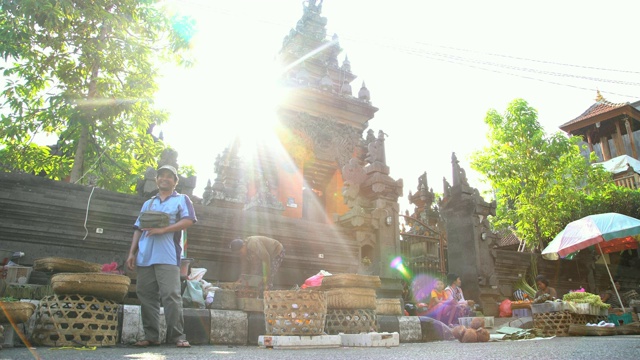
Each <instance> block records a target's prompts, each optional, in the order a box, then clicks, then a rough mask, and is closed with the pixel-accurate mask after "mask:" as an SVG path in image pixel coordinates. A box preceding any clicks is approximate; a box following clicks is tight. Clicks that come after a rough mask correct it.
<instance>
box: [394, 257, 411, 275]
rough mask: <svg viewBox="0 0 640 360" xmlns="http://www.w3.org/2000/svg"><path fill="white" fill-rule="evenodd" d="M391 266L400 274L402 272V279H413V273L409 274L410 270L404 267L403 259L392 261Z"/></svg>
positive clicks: (398, 258)
mask: <svg viewBox="0 0 640 360" xmlns="http://www.w3.org/2000/svg"><path fill="white" fill-rule="evenodd" d="M389 266H391V268H393V269H396V270H398V272H400V274H402V277H404V278H405V279H407V280H409V279H411V273H410V272H409V269H407V268H406V267H404V264H403V263H402V257H400V256H398V257H396V258H395V259H393V260H391V263H390V264H389Z"/></svg>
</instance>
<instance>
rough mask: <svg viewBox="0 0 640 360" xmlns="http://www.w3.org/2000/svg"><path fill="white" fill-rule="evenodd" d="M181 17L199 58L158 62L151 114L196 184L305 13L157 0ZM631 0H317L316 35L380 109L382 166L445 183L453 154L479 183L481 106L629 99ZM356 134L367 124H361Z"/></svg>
mask: <svg viewBox="0 0 640 360" xmlns="http://www.w3.org/2000/svg"><path fill="white" fill-rule="evenodd" d="M166 3H167V4H169V5H170V6H172V8H173V9H174V10H175V11H178V12H179V13H180V14H182V15H187V16H192V17H193V18H194V19H195V21H196V24H197V25H196V28H197V32H196V35H195V36H194V38H193V39H192V49H191V51H192V52H193V57H194V58H195V59H196V65H195V66H193V67H191V68H189V69H183V68H179V67H177V66H174V65H166V66H163V68H162V71H161V72H162V78H161V79H159V85H160V90H159V92H158V94H157V97H156V98H155V105H156V106H157V107H159V108H163V109H165V110H167V111H169V112H170V113H171V116H170V120H169V122H168V123H166V124H163V125H162V126H160V127H159V128H158V129H156V130H157V131H160V130H161V131H162V132H163V135H164V139H165V142H167V143H168V144H169V145H170V146H171V147H173V148H175V149H176V150H177V151H178V153H179V157H178V163H179V164H180V165H193V166H194V167H195V168H196V171H197V173H198V187H197V188H196V191H195V192H194V194H195V195H198V196H201V195H202V191H203V189H204V186H205V185H206V182H207V180H208V179H211V180H213V179H214V178H215V174H214V171H213V163H214V161H215V158H216V156H217V155H218V154H219V153H221V152H222V151H223V150H224V148H226V147H227V146H228V145H229V144H230V141H232V140H233V139H234V137H235V134H236V133H237V132H242V133H245V134H247V133H251V134H253V135H258V136H259V135H260V134H261V133H262V131H264V129H265V127H264V125H265V123H268V122H269V121H270V119H271V118H272V116H270V114H272V112H273V110H274V108H275V104H276V103H277V100H278V94H279V91H278V90H277V89H275V88H274V82H275V79H277V76H278V74H279V72H280V71H281V70H280V69H278V67H277V62H276V57H277V54H278V51H279V50H280V48H281V46H282V40H283V38H284V36H285V35H287V34H288V33H289V30H290V29H292V28H294V27H295V25H296V22H297V21H298V19H300V17H301V16H302V1H300V0H270V1H266V0H233V1H223V0H168V1H166ZM637 14H640V3H636V2H632V1H618V0H612V1H608V2H602V1H591V0H586V1H585V0H583V1H572V0H567V1H557V0H556V1H548V0H539V1H528V2H523V1H493V0H485V1H471V0H470V1H461V0H458V1H428V0H423V1H418V0H395V1H370V0H369V1H366V0H325V1H324V3H323V12H322V15H323V16H324V17H326V18H327V21H328V23H327V35H328V37H331V36H332V35H333V34H337V35H338V37H339V41H340V45H341V47H342V49H343V52H342V54H341V55H340V56H339V57H338V59H339V61H340V63H342V61H343V60H344V56H345V55H348V57H349V61H350V62H351V70H352V72H353V73H354V74H355V75H357V76H358V78H357V79H356V80H354V81H353V82H352V88H353V89H354V93H356V94H357V91H358V89H359V88H360V86H361V85H362V82H363V81H364V82H366V86H367V88H368V89H369V90H370V92H371V102H372V105H373V106H375V107H377V108H379V111H378V112H377V113H376V114H375V117H374V118H373V119H372V120H370V121H369V126H370V128H371V129H373V130H374V131H375V133H376V134H377V133H378V130H383V131H384V132H385V133H386V134H388V137H387V138H386V141H385V147H386V158H387V165H389V167H390V169H391V174H390V176H391V177H393V178H394V179H400V178H401V179H403V180H404V194H403V197H402V198H401V199H400V200H399V202H400V205H401V211H402V212H404V210H405V209H409V210H410V211H412V210H413V206H412V205H410V204H409V203H408V200H407V195H408V193H409V191H412V192H415V191H416V187H417V179H418V177H419V176H420V175H421V174H422V173H424V172H426V173H427V180H428V184H429V186H430V187H431V188H433V190H434V191H435V192H436V193H441V192H442V188H443V186H442V179H443V177H444V178H447V180H448V181H449V183H451V172H452V168H451V154H452V153H453V152H455V153H456V156H457V157H458V160H459V161H460V165H461V166H462V167H463V168H464V169H465V170H466V173H467V176H468V178H469V183H470V185H471V186H473V187H477V188H479V189H481V191H482V190H486V189H487V185H486V184H483V183H482V178H481V176H480V175H479V174H477V173H475V172H474V171H473V170H472V169H471V167H470V165H469V159H470V155H471V154H472V153H473V152H475V151H478V150H481V149H482V148H483V147H485V146H487V144H488V142H487V140H486V134H487V131H488V127H487V125H486V124H485V123H484V118H485V115H486V113H487V111H488V110H489V109H496V110H497V111H498V112H500V113H504V111H505V110H506V108H507V105H508V104H509V103H510V102H511V101H513V100H514V99H516V98H522V99H524V100H526V101H527V102H528V103H529V104H530V105H531V106H533V107H534V108H536V109H537V110H538V115H539V116H538V121H539V122H540V124H541V125H542V126H543V127H544V129H545V131H546V132H547V133H554V132H557V131H560V130H559V129H558V127H559V126H560V125H561V124H563V123H565V122H567V121H570V120H572V119H574V118H576V117H578V116H579V115H580V114H582V113H583V112H584V111H585V110H586V109H588V108H589V106H591V105H592V104H593V103H594V102H595V97H596V91H597V90H599V91H600V92H601V94H602V95H603V96H604V97H605V98H606V99H607V100H609V101H611V102H615V103H618V102H634V101H637V100H638V99H640V69H638V66H637V64H638V60H637V59H636V58H635V57H636V55H635V54H636V51H637V50H636V49H635V46H634V44H635V42H636V41H637V40H638V38H637V37H634V34H637V33H638V31H637V25H635V24H637ZM365 134H366V132H365Z"/></svg>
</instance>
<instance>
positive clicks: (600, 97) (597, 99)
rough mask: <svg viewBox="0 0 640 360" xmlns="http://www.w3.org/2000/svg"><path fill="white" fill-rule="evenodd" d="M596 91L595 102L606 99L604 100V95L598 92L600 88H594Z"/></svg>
mask: <svg viewBox="0 0 640 360" xmlns="http://www.w3.org/2000/svg"><path fill="white" fill-rule="evenodd" d="M596 91H597V95H596V101H597V102H603V101H606V100H605V98H604V96H602V94H600V90H599V89H598V90H596Z"/></svg>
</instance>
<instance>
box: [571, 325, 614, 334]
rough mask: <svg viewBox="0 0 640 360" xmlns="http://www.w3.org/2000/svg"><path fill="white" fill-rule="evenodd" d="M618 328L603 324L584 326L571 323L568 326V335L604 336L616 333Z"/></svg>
mask: <svg viewBox="0 0 640 360" xmlns="http://www.w3.org/2000/svg"><path fill="white" fill-rule="evenodd" d="M617 333H618V330H617V329H616V328H615V327H603V326H586V325H576V324H571V326H570V327H569V335H572V336H606V335H617Z"/></svg>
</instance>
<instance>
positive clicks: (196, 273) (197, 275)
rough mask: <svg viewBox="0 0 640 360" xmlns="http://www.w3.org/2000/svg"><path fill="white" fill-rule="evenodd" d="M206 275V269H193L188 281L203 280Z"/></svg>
mask: <svg viewBox="0 0 640 360" xmlns="http://www.w3.org/2000/svg"><path fill="white" fill-rule="evenodd" d="M206 273H207V269H205V268H191V273H190V274H189V276H187V280H202V278H203V277H204V274H206Z"/></svg>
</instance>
